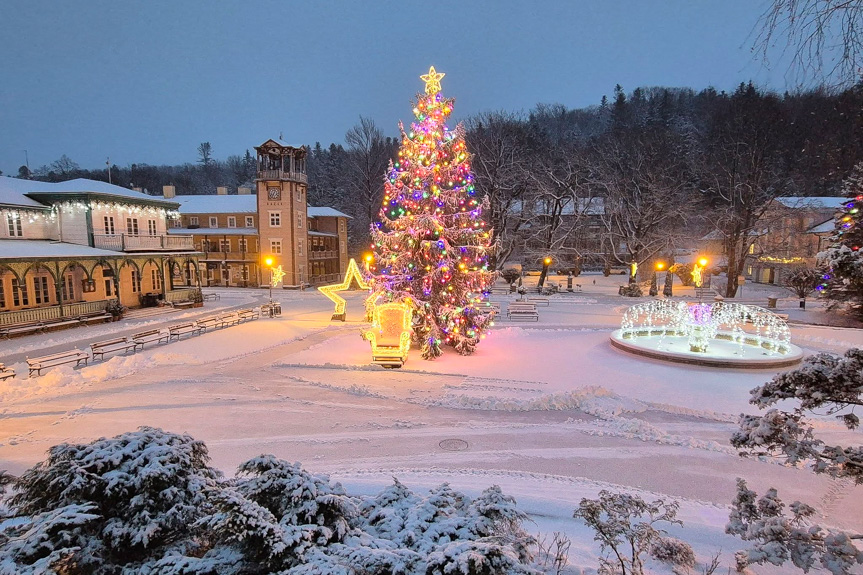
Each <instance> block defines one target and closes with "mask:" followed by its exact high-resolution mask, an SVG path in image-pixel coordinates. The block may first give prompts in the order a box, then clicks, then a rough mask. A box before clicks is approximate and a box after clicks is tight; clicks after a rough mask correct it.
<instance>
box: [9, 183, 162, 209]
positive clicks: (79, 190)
mask: <svg viewBox="0 0 863 575" xmlns="http://www.w3.org/2000/svg"><path fill="white" fill-rule="evenodd" d="M88 193H89V194H102V195H108V196H115V197H121V198H128V199H131V200H145V201H147V202H168V203H171V204H173V203H174V201H173V200H165V199H164V198H162V197H160V196H151V195H149V194H145V193H143V192H138V191H136V190H129V189H126V188H123V187H121V186H115V185H113V184H109V183H106V182H99V181H96V180H88V179H86V178H76V179H74V180H68V181H66V182H56V183H55V182H39V181H36V180H21V179H18V178H10V177H6V176H0V203H2V204H7V205H16V206H31V207H41V208H44V207H45V204H43V203H40V202H38V201H36V199H34V198H33V197H32V195H35V196H36V197H38V196H39V195H40V194H51V195H54V196H58V195H60V196H62V195H66V194H69V195H72V194H88ZM25 194H31V197H27V196H26V195H25ZM166 207H167V206H166ZM171 207H172V206H171Z"/></svg>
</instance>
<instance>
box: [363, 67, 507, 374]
mask: <svg viewBox="0 0 863 575" xmlns="http://www.w3.org/2000/svg"><path fill="white" fill-rule="evenodd" d="M441 77H443V74H439V73H436V72H435V70H434V68H432V69H431V70H430V71H429V74H428V75H427V76H423V79H424V80H425V81H426V90H425V94H419V95H418V96H417V102H416V106H415V107H414V110H413V112H414V115H415V116H416V121H415V122H413V123H412V124H411V129H410V131H407V132H406V131H405V129H404V126H402V125H401V124H399V129H400V130H401V134H402V143H401V147H400V149H399V155H398V160H397V161H396V162H395V163H392V162H391V163H390V167H389V173H388V175H387V178H386V180H385V182H384V200H383V207H382V208H381V212H380V219H381V222H380V223H379V224H374V225H373V226H372V230H371V235H372V249H373V250H374V252H375V267H374V270H373V271H374V272H375V274H374V283H373V287H372V294H371V296H370V298H369V300H368V301H369V302H370V304H371V305H374V304H378V303H383V302H392V301H400V302H405V303H407V304H408V305H410V306H411V307H412V308H413V309H414V331H413V342H414V344H417V345H419V346H420V347H421V348H422V356H423V357H424V358H425V359H432V358H435V357H438V356H440V355H441V353H443V351H442V346H444V345H448V346H452V347H454V348H455V349H456V351H458V352H459V353H461V354H463V355H464V354H470V353H473V351H474V350H475V348H476V345H477V343H478V342H479V340H480V339H481V337H483V335H482V332H483V331H484V329H485V327H486V325H487V324H488V323H489V322H490V321H491V315H490V314H489V313H488V312H487V310H485V309H484V306H483V305H482V303H483V301H484V298H485V297H486V295H487V294H486V292H487V289H488V286H489V285H490V284H491V283H492V281H493V279H494V274H493V272H491V271H489V269H488V256H489V251H490V250H491V248H492V246H491V239H490V238H491V232H490V230H489V229H488V228H487V227H486V224H485V221H484V220H483V217H482V212H483V210H484V209H486V208H487V207H488V202H487V201H486V200H485V199H483V200H480V199H479V198H478V197H477V195H476V189H475V188H474V184H473V174H472V173H471V170H470V154H469V153H468V151H467V148H466V146H465V131H464V127H463V126H462V125H461V124H459V125H458V126H456V129H455V130H450V129H449V128H448V127H447V125H446V119H447V117H448V116H449V115H450V114H451V113H452V110H453V103H454V99H452V98H444V97H443V96H442V95H441V94H440V78H441Z"/></svg>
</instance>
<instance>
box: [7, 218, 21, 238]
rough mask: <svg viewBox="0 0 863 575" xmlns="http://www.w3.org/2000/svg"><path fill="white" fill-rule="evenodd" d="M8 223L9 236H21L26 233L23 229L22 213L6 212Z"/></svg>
mask: <svg viewBox="0 0 863 575" xmlns="http://www.w3.org/2000/svg"><path fill="white" fill-rule="evenodd" d="M6 223H8V224H9V236H10V237H13V238H20V237H21V236H22V235H24V232H23V230H22V229H21V215H20V214H6Z"/></svg>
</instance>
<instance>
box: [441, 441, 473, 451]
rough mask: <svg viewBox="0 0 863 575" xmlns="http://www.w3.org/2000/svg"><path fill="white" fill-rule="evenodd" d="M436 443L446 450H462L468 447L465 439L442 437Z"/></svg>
mask: <svg viewBox="0 0 863 575" xmlns="http://www.w3.org/2000/svg"><path fill="white" fill-rule="evenodd" d="M438 445H440V448H441V449H443V450H446V451H464V450H465V449H467V447H468V445H467V441H465V440H463V439H444V440H443V441H441V442H440V443H438Z"/></svg>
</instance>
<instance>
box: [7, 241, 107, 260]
mask: <svg viewBox="0 0 863 575" xmlns="http://www.w3.org/2000/svg"><path fill="white" fill-rule="evenodd" d="M118 255H120V254H119V252H114V251H111V250H101V249H99V248H91V247H90V246H82V245H78V244H69V243H65V242H55V241H51V240H7V239H3V240H0V260H5V259H17V258H69V257H73V258H93V257H106V256H107V257H117V256H118Z"/></svg>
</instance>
